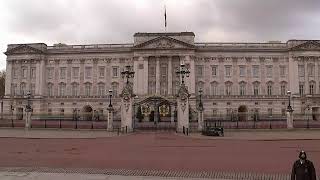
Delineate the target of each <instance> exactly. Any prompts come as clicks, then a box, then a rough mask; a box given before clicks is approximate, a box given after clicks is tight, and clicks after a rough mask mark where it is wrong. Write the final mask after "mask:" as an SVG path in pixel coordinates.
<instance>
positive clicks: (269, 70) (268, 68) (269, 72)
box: [267, 66, 272, 77]
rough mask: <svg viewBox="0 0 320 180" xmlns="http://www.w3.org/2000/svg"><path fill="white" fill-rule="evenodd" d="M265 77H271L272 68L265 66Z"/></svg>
mask: <svg viewBox="0 0 320 180" xmlns="http://www.w3.org/2000/svg"><path fill="white" fill-rule="evenodd" d="M267 77H272V66H267Z"/></svg>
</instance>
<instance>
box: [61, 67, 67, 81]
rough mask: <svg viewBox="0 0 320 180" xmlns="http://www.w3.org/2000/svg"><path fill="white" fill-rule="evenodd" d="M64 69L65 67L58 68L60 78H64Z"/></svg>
mask: <svg viewBox="0 0 320 180" xmlns="http://www.w3.org/2000/svg"><path fill="white" fill-rule="evenodd" d="M66 69H67V68H65V67H61V68H60V79H65V78H66Z"/></svg>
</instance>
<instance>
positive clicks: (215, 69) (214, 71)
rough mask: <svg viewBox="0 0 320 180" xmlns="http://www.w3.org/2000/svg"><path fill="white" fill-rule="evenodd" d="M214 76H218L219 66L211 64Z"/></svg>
mask: <svg viewBox="0 0 320 180" xmlns="http://www.w3.org/2000/svg"><path fill="white" fill-rule="evenodd" d="M211 69H212V76H218V66H211Z"/></svg>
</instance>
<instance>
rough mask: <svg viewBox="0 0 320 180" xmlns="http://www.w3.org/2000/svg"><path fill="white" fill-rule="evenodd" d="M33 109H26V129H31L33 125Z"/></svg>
mask: <svg viewBox="0 0 320 180" xmlns="http://www.w3.org/2000/svg"><path fill="white" fill-rule="evenodd" d="M31 113H32V112H31V111H27V110H26V111H25V116H24V119H25V128H26V129H29V128H30V127H31Z"/></svg>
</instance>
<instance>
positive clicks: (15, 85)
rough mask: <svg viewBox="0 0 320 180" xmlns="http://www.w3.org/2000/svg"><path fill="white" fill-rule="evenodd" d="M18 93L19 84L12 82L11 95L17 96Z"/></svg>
mask: <svg viewBox="0 0 320 180" xmlns="http://www.w3.org/2000/svg"><path fill="white" fill-rule="evenodd" d="M16 94H17V84H11V95H13V96H15V95H16Z"/></svg>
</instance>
